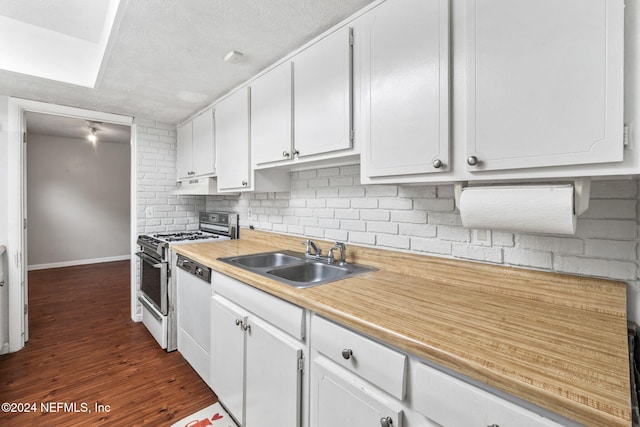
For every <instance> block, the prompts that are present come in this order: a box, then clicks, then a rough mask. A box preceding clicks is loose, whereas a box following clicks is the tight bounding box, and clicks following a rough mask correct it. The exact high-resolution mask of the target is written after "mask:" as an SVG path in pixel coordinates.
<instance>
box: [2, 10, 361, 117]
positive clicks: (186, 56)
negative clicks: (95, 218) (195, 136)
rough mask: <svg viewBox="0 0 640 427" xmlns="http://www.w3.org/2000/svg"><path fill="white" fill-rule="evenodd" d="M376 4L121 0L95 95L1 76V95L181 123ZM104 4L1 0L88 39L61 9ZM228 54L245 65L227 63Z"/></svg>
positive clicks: (89, 27) (19, 13)
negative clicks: (239, 54) (238, 57)
mask: <svg viewBox="0 0 640 427" xmlns="http://www.w3.org/2000/svg"><path fill="white" fill-rule="evenodd" d="M372 1H373V0H128V1H127V0H123V1H122V2H121V6H120V7H122V8H124V9H123V13H122V17H121V20H120V24H119V28H114V36H113V39H112V45H111V46H110V50H109V51H110V53H108V56H107V58H106V62H105V63H104V64H103V72H102V75H101V78H100V79H99V80H98V83H97V85H96V87H95V88H94V89H91V88H87V87H81V86H75V85H72V84H68V83H60V82H56V81H53V80H47V79H44V78H39V77H32V76H28V75H24V74H18V73H15V72H10V71H0V94H3V95H9V96H15V97H19V98H26V99H33V100H38V101H43V102H49V103H55V104H62V105H69V106H74V107H80V108H85V109H91V110H98V111H104V112H110V113H117V114H123V115H130V116H134V117H141V118H146V119H153V120H156V121H160V122H164V123H170V124H177V123H180V122H181V121H183V120H185V119H186V118H187V117H188V116H190V115H191V114H192V113H194V112H195V111H197V110H199V109H201V108H203V107H204V106H206V105H208V104H210V103H211V102H213V101H214V100H215V99H217V98H218V97H220V96H222V95H223V94H225V93H226V92H228V91H229V90H231V89H232V88H233V87H235V86H237V85H238V84H240V83H242V82H243V81H246V80H247V79H249V78H250V77H251V76H253V75H255V74H256V73H258V72H259V71H261V70H262V69H264V68H266V67H267V66H269V65H271V64H272V63H274V62H275V61H277V60H278V59H280V58H282V57H283V56H285V55H286V54H287V53H289V52H291V51H293V50H294V49H296V48H297V47H299V46H301V45H303V44H304V43H306V42H307V41H309V40H310V39H312V38H313V37H315V36H317V35H318V34H320V33H322V32H323V31H324V30H326V29H327V28H329V27H331V26H332V25H334V24H336V23H338V22H339V21H340V20H342V19H343V18H345V17H347V16H349V15H350V14H352V13H353V12H355V11H357V10H358V9H360V8H362V7H364V6H365V5H367V4H368V3H371V2H372ZM106 3H107V2H106V1H105V0H56V2H52V1H50V0H0V16H1V15H5V16H7V17H9V18H11V19H16V20H21V21H23V22H27V23H29V24H32V25H37V26H41V27H44V28H46V29H48V30H53V31H58V32H63V33H65V34H67V35H70V36H73V37H77V38H82V39H87V40H91V39H92V38H95V37H97V36H96V33H95V32H94V31H93V29H94V28H95V26H96V25H97V24H96V23H95V22H92V20H91V19H88V20H77V19H75V20H74V19H70V18H68V17H67V18H57V17H58V16H61V14H60V13H58V12H57V10H56V5H60V4H65V5H71V6H73V7H77V8H78V16H81V15H82V13H86V12H87V11H86V7H87V5H88V4H90V5H91V7H94V8H95V9H93V10H95V11H96V15H98V14H99V12H100V11H101V9H103V8H104V7H106V6H105V4H106ZM83 8H84V12H81V10H82V9H83ZM90 15H91V14H90ZM230 50H237V51H240V52H242V53H243V54H244V58H243V60H242V61H241V62H239V63H238V64H228V63H226V62H224V56H225V54H226V53H227V52H228V51H230ZM77 54H78V55H82V52H77Z"/></svg>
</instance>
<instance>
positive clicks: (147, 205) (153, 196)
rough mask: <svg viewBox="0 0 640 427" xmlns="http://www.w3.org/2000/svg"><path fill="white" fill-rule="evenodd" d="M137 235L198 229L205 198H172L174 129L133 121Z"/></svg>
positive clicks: (173, 126) (173, 184)
mask: <svg viewBox="0 0 640 427" xmlns="http://www.w3.org/2000/svg"><path fill="white" fill-rule="evenodd" d="M135 123H136V152H137V154H136V167H137V180H136V182H137V186H136V193H137V198H138V200H137V206H136V214H137V221H136V223H137V233H136V234H143V233H159V232H165V231H185V230H197V229H198V212H200V211H202V210H204V207H205V198H204V196H175V195H173V194H171V192H172V191H173V190H175V188H176V127H175V125H165V124H162V123H158V122H154V121H149V120H139V119H136V121H135Z"/></svg>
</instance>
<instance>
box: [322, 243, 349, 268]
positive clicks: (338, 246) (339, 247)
mask: <svg viewBox="0 0 640 427" xmlns="http://www.w3.org/2000/svg"><path fill="white" fill-rule="evenodd" d="M346 248H347V247H346V246H345V244H344V243H342V242H336V245H335V246H334V247H332V248H331V249H329V255H328V257H327V258H328V259H327V262H328V263H329V264H332V263H333V262H334V261H335V260H334V258H333V251H334V250H336V249H337V250H338V251H340V258H339V260H338V263H339V265H344V264H345V261H344V252H345V250H346Z"/></svg>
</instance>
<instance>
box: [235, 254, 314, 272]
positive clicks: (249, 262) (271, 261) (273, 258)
mask: <svg viewBox="0 0 640 427" xmlns="http://www.w3.org/2000/svg"><path fill="white" fill-rule="evenodd" d="M231 262H235V263H236V264H240V265H242V266H245V267H250V268H251V267H252V268H265V267H281V266H284V265H290V264H298V263H300V262H303V260H302V259H301V258H300V257H297V256H292V255H288V254H286V253H283V252H268V253H262V254H253V255H249V256H246V255H245V256H239V257H235V259H233V260H231Z"/></svg>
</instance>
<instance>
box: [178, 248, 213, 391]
mask: <svg viewBox="0 0 640 427" xmlns="http://www.w3.org/2000/svg"><path fill="white" fill-rule="evenodd" d="M176 266H177V267H178V268H176V274H177V277H176V282H177V292H176V293H177V298H176V300H177V305H178V307H177V312H178V316H177V317H178V351H179V352H180V354H182V356H183V357H184V358H185V359H186V360H187V362H189V364H190V365H191V367H192V368H193V369H194V370H195V371H196V372H197V373H198V375H200V377H201V378H202V379H203V380H204V381H205V382H206V383H207V385H209V387H211V384H210V378H209V364H210V361H209V353H210V351H211V344H210V343H211V319H210V313H211V309H210V299H211V269H210V268H209V267H206V266H204V265H202V264H198V263H197V262H195V261H193V260H190V259H189V258H185V257H184V256H182V255H180V254H178V260H177V262H176Z"/></svg>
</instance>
